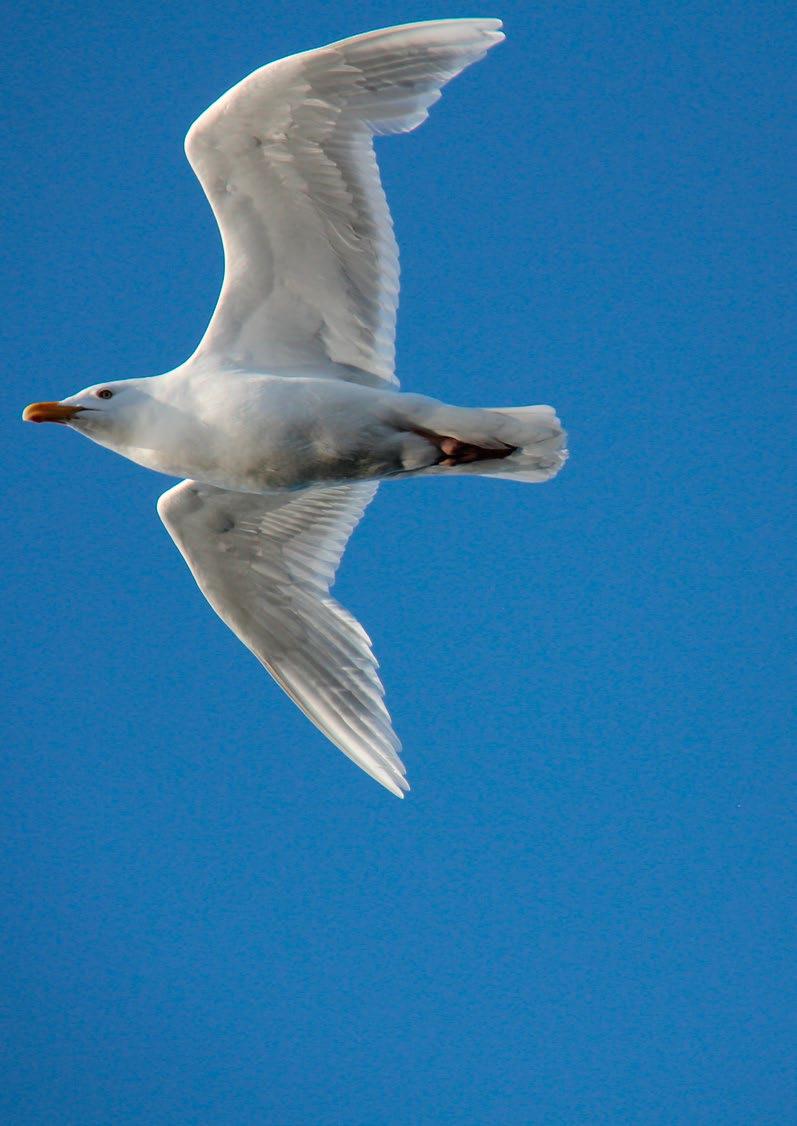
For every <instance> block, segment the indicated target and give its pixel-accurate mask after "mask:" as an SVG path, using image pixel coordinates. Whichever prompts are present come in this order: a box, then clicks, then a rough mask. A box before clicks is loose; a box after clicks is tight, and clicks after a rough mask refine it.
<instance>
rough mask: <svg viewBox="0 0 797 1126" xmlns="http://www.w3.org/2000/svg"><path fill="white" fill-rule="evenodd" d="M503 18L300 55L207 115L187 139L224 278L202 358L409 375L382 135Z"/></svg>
mask: <svg viewBox="0 0 797 1126" xmlns="http://www.w3.org/2000/svg"><path fill="white" fill-rule="evenodd" d="M500 26H501V23H500V21H499V20H491V19H474V20H468V19H465V20H438V21H433V22H429V23H418V24H407V25H405V26H402V27H393V28H387V29H385V30H384V31H373V32H370V33H368V34H366V35H358V36H356V37H355V38H352V39H344V40H342V41H341V42H339V43H333V44H332V45H331V46H328V47H322V48H320V49H318V50H316V51H307V52H304V53H303V54H299V55H292V56H290V57H289V58H286V59H280V60H279V61H278V62H275V63H271V64H270V65H268V66H265V67H262V68H261V69H260V70H256V71H255V72H254V73H253V74H250V75H249V77H248V78H245V79H244V80H243V81H242V82H239V83H238V85H237V86H233V88H232V89H231V90H229V91H228V92H227V93H226V94H224V95H223V97H221V98H220V99H219V100H218V101H217V102H215V103H214V104H213V105H212V106H210V108H209V109H207V110H206V111H205V112H204V113H203V114H202V115H201V117H199V118H198V119H197V120H196V121H195V122H194V124H193V125H192V126H191V129H190V130H189V132H188V136H187V137H186V142H185V149H186V154H187V156H188V159H189V161H190V162H191V167H192V168H193V169H194V172H195V173H196V174H197V176H198V178H199V181H200V183H201V184H202V187H203V188H204V190H205V194H206V195H207V197H208V199H209V201H210V205H211V207H212V208H213V213H214V215H215V216H216V220H217V222H218V224H219V228H220V231H221V237H222V241H223V244H224V283H223V285H222V289H221V294H220V296H219V302H218V305H217V306H216V310H215V312H214V314H213V317H212V319H211V322H210V325H209V326H208V329H207V332H206V333H205V335H204V337H203V338H202V341H201V343H200V344H199V347H198V349H197V351H196V352H195V353H194V356H193V357H192V362H195V363H200V362H205V361H212V362H213V363H214V364H215V365H216V366H217V367H218V366H229V367H239V368H245V369H247V370H255V371H259V370H268V371H274V370H276V369H283V368H288V369H290V368H297V369H300V370H303V371H306V370H308V369H311V370H326V371H327V372H330V374H335V375H338V376H341V377H342V378H347V379H353V380H355V381H362V382H370V383H373V384H378V382H379V381H380V380H384V381H387V382H388V383H391V382H395V378H394V375H393V365H394V335H395V325H396V305H397V302H398V250H397V247H396V240H395V238H394V236H393V226H392V223H391V219H390V212H389V210H388V206H387V202H386V200H385V195H384V192H383V190H382V185H381V182H380V179H379V169H378V167H377V163H376V157H375V156H374V150H373V142H372V138H373V136H374V134H379V133H404V132H408V131H409V130H411V129H415V128H416V126H418V125H420V124H421V122H422V121H424V120H425V118H426V116H427V112H428V110H429V107H430V106H431V105H432V104H433V103H434V102H436V101H437V99H438V98H439V97H440V90H441V87H442V86H444V85H445V83H446V82H448V81H449V79H451V78H453V77H454V76H455V75H457V74H459V72H460V71H461V70H463V69H464V68H465V67H466V66H468V65H469V64H470V63H472V62H475V61H476V60H477V59H480V58H482V56H483V55H484V54H485V53H486V52H487V51H488V50H489V48H490V47H492V46H493V45H494V44H496V43H499V42H500V41H501V40H502V39H503V38H504V37H503V35H502V33H501V32H500V31H499V30H498V29H499V28H500ZM336 365H340V366H339V367H336ZM352 369H354V370H352ZM363 373H368V374H363ZM282 374H289V372H283V373H282ZM374 377H376V379H374Z"/></svg>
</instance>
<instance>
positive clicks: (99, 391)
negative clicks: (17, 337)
mask: <svg viewBox="0 0 797 1126" xmlns="http://www.w3.org/2000/svg"><path fill="white" fill-rule="evenodd" d="M148 383H151V380H148V379H120V380H117V381H116V382H114V383H96V384H95V385H94V386H93V387H86V388H85V390H83V391H78V393H77V394H76V395H70V396H69V397H68V398H66V399H61V400H60V402H48V403H31V404H30V406H27V407H25V410H24V411H23V412H22V418H23V420H24V421H25V422H59V423H61V425H66V426H69V427H70V429H72V430H78V431H80V432H81V433H83V434H85V435H86V437H88V438H93V440H94V441H95V442H99V443H100V444H101V445H103V446H110V447H111V448H112V449H120V448H122V447H124V446H125V445H127V444H129V443H131V441H133V440H134V439H135V438H136V437H137V431H138V430H139V428H140V426H141V423H142V421H144V419H145V418H146V416H147V414H148V413H149V411H148V408H149V407H151V406H152V402H153V400H152V395H151V394H150V391H149V388H148V387H147V384H148Z"/></svg>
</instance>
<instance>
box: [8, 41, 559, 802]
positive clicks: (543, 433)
mask: <svg viewBox="0 0 797 1126" xmlns="http://www.w3.org/2000/svg"><path fill="white" fill-rule="evenodd" d="M500 29H501V22H500V21H499V20H495V19H457V20H433V21H429V22H424V23H412V24H406V25H402V26H397V27H389V28H385V29H384V30H381V31H372V32H368V33H366V34H364V35H358V36H355V37H353V38H350V39H343V40H341V41H340V42H337V43H332V44H330V45H329V46H326V47H321V48H319V49H317V50H312V51H306V52H303V53H301V54H296V55H291V56H289V57H287V58H284V59H280V60H278V61H276V62H272V63H270V64H268V65H266V66H264V67H261V68H260V69H259V70H256V71H254V72H253V73H252V74H250V75H249V76H248V77H247V78H245V79H243V81H241V82H239V83H238V84H237V85H236V86H233V87H232V89H230V90H228V91H227V93H226V94H224V95H223V96H222V97H221V98H219V100H218V101H217V102H215V103H214V104H213V105H211V106H210V107H209V109H207V110H205V112H204V113H203V114H202V115H201V116H200V117H199V118H198V119H197V120H196V121H195V122H194V124H193V125H192V126H191V128H190V129H189V131H188V135H187V137H186V142H185V151H186V155H187V157H188V160H189V162H190V164H191V167H192V168H193V170H194V172H195V173H196V175H197V177H198V179H199V181H200V183H201V185H202V188H203V189H204V192H205V194H206V196H207V198H208V200H209V202H210V206H211V207H212V209H213V213H214V215H215V217H216V221H217V223H218V226H219V230H220V233H221V239H222V244H223V248H224V280H223V283H222V287H221V293H220V296H219V299H218V303H217V305H216V309H215V311H214V313H213V316H212V318H211V320H210V324H209V325H208V328H207V330H206V332H205V335H204V336H203V337H202V339H201V341H200V343H199V345H198V346H197V348H196V351H195V352H194V353H193V355H192V356H191V357H190V358H189V359H188V360H187V361H186V362H185V363H183V364H181V365H180V366H179V367H177V368H175V369H174V370H173V371H169V372H167V373H166V374H165V375H156V376H149V377H147V378H139V379H122V380H117V381H115V382H110V383H100V384H95V385H93V386H91V387H87V388H86V389H85V390H83V391H79V392H78V393H77V394H74V395H70V396H69V397H68V398H65V399H62V400H61V401H59V402H41V403H32V404H31V405H30V406H28V407H26V408H25V411H24V413H23V416H22V417H23V419H24V420H25V421H28V422H55V423H60V424H62V425H65V426H67V427H69V428H71V429H73V430H77V431H78V432H79V433H81V434H85V436H86V437H87V438H91V439H92V440H93V441H94V442H98V443H99V444H100V445H102V446H107V447H108V448H109V449H111V450H114V451H115V452H116V453H119V454H121V455H122V456H123V457H127V458H129V459H130V460H131V461H134V462H137V463H138V464H139V465H143V466H146V467H147V468H149V469H153V470H155V471H157V472H160V473H165V474H168V475H170V476H172V477H180V478H184V480H182V481H181V482H180V483H179V484H177V485H175V486H174V487H173V488H170V489H169V490H168V491H167V492H165V493H164V494H163V496H162V497H161V498H160V500H159V501H158V514H159V515H160V517H161V520H162V521H163V523H164V524H165V526H166V528H167V530H168V532H169V534H170V535H171V537H172V539H173V540H174V542H175V544H176V545H177V547H178V549H179V550H180V552H181V553H182V555H183V558H184V559H185V561H186V563H187V564H188V566H189V568H190V569H191V572H192V574H193V576H194V578H195V580H196V582H197V584H198V586H199V588H200V590H201V591H202V593H203V594H204V595H205V597H206V598H207V600H208V602H209V603H210V604H211V606H212V607H213V609H214V610H215V611H216V613H217V614H218V615H219V617H220V618H221V619H222V620H223V621H224V622H225V623H226V624H227V625H228V626H229V627H230V629H231V630H232V631H233V632H234V633H235V634H236V635H237V636H238V637H239V638H240V640H241V641H242V642H243V643H244V645H246V646H247V647H248V648H249V649H250V650H251V651H252V652H253V653H254V655H255V656H256V657H257V658H258V660H259V661H260V662H261V663H262V664H263V665H264V666H265V668H266V669H267V670H268V672H269V673H270V674H271V676H272V677H273V678H274V680H276V682H277V683H278V684H279V685H280V687H281V688H283V689H284V690H285V692H286V693H287V694H288V696H290V698H291V699H292V700H293V701H294V703H295V704H297V705H298V707H299V708H301V710H302V711H303V712H304V713H305V715H306V716H307V717H308V718H309V719H310V720H311V721H312V722H313V723H314V724H315V725H316V727H318V728H319V729H320V730H321V731H322V732H323V733H324V735H326V736H327V738H328V739H329V740H330V741H331V742H332V743H333V744H335V745H336V746H337V747H339V748H340V750H342V751H343V752H344V754H346V755H347V756H348V757H349V758H350V759H352V760H353V761H354V762H355V763H357V765H358V766H360V767H362V769H363V770H365V771H366V772H367V773H368V774H370V775H371V777H372V778H374V779H376V781H377V782H380V783H381V784H382V785H383V786H385V787H386V788H387V789H388V790H390V791H391V792H392V793H393V794H395V795H396V796H397V797H403V796H404V793H405V792H406V791H407V790H408V789H409V785H408V783H407V780H406V777H405V774H406V772H405V769H404V766H403V764H402V761H401V759H400V757H399V751H400V749H401V745H400V743H399V741H398V739H397V737H396V734H395V732H394V730H393V726H392V723H391V720H390V716H389V714H388V712H387V709H386V708H385V704H384V700H383V697H384V689H383V687H382V683H381V681H380V679H379V676H378V673H377V669H378V664H377V661H376V659H375V657H374V654H373V652H372V649H371V642H370V639H369V637H368V635H367V634H366V632H365V631H364V629H363V628H362V626H361V625H360V624H359V623H358V622H357V621H356V620H355V619H354V618H353V617H352V616H351V615H350V614H349V613H348V612H347V611H346V610H345V609H344V608H343V607H342V606H341V605H340V604H339V603H338V602H336V601H335V600H334V599H333V598H332V597H331V595H330V587H331V585H332V582H333V580H334V577H335V572H336V570H337V567H338V564H339V562H340V558H341V556H342V554H343V551H344V549H345V547H346V543H347V541H348V539H349V536H350V535H351V533H352V531H353V530H354V528H355V527H356V525H357V523H358V522H359V520H360V518H361V517H362V515H363V512H364V510H365V508H366V506H367V505H368V504H369V503H370V501H371V500H372V499H373V497H374V494H375V493H376V490H377V488H378V486H379V483H380V481H382V480H388V479H390V480H392V479H400V478H406V477H417V476H428V477H450V476H461V475H465V474H469V475H475V476H485V477H487V476H489V477H501V478H507V479H510V480H513V481H518V482H542V481H546V480H548V479H549V478H551V477H553V476H554V475H555V474H556V473H557V472H558V471H559V469H560V468H561V467H562V465H563V464H564V461H565V458H566V456H567V450H566V446H565V434H564V431H563V429H562V427H561V425H560V422H559V420H558V418H557V417H556V414H555V412H554V410H553V408H552V407H549V406H525V407H500V408H485V409H470V408H464V407H456V406H451V405H448V404H446V403H443V402H440V401H438V400H436V399H432V398H429V397H427V396H425V395H418V394H409V393H403V392H400V391H399V390H398V381H397V379H396V376H395V374H394V336H395V324H396V307H397V303H398V276H399V271H398V248H397V246H396V240H395V238H394V235H393V225H392V222H391V218H390V212H389V210H388V206H387V202H386V200H385V195H384V192H383V189H382V185H381V181H380V177H379V169H378V166H377V162H376V157H375V155H374V147H373V138H374V137H375V136H378V135H384V134H391V133H407V132H410V131H411V130H413V129H415V128H416V127H417V126H419V125H420V124H421V123H422V122H423V121H424V120H425V119H426V117H427V114H428V111H429V108H430V106H431V105H433V103H434V102H436V101H437V99H438V98H439V97H440V94H441V90H442V87H443V86H445V84H446V83H447V82H448V81H449V80H450V79H452V78H454V77H455V76H456V75H457V74H459V73H460V72H461V71H462V70H464V69H465V68H466V67H467V66H470V64H471V63H474V62H476V61H477V60H479V59H481V58H482V57H483V56H484V55H485V54H486V53H487V51H489V50H490V48H491V47H494V46H496V44H498V43H500V42H501V41H502V39H503V38H504V36H503V34H502V32H501V30H500Z"/></svg>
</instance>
